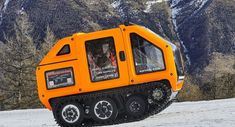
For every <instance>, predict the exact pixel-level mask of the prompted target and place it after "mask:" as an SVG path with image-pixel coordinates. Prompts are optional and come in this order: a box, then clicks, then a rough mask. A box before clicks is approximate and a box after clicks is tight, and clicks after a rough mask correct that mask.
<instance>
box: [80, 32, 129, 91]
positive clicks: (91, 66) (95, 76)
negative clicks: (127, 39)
mask: <svg viewBox="0 0 235 127" xmlns="http://www.w3.org/2000/svg"><path fill="white" fill-rule="evenodd" d="M80 42H83V43H84V45H83V46H84V48H83V49H84V50H83V51H82V52H83V53H82V54H85V57H82V56H81V58H83V59H82V60H83V61H84V63H86V64H80V65H79V66H82V67H81V69H82V73H83V74H82V75H83V76H84V77H87V78H83V81H82V85H83V90H85V91H87V92H89V91H96V90H102V89H109V88H115V87H121V86H126V85H128V83H129V82H128V81H129V74H128V72H127V71H126V70H127V69H128V68H127V62H126V58H125V51H124V44H123V38H122V34H121V30H120V29H118V28H116V29H110V30H104V31H98V32H93V33H88V34H85V35H83V36H82V38H81V40H80ZM80 53H81V52H80ZM85 75H87V76H85Z"/></svg>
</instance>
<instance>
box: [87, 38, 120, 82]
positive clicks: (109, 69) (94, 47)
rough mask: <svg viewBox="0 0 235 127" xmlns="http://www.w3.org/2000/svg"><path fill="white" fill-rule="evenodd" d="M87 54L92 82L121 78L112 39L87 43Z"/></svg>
mask: <svg viewBox="0 0 235 127" xmlns="http://www.w3.org/2000/svg"><path fill="white" fill-rule="evenodd" d="M86 54H87V61H88V64H89V65H88V66H89V71H90V78H91V81H92V82H97V81H103V80H110V79H116V78H118V77H119V72H118V65H117V56H116V51H115V46H114V39H113V38H112V37H107V38H101V39H96V40H90V41H86Z"/></svg>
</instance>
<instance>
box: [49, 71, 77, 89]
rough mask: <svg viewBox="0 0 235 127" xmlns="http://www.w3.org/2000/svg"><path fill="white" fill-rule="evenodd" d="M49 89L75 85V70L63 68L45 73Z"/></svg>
mask: <svg viewBox="0 0 235 127" xmlns="http://www.w3.org/2000/svg"><path fill="white" fill-rule="evenodd" d="M45 77H46V84H47V89H54V88H61V87H67V86H72V85H74V74H73V68H71V67H69V68H62V69H57V70H51V71H47V72H46V73H45Z"/></svg>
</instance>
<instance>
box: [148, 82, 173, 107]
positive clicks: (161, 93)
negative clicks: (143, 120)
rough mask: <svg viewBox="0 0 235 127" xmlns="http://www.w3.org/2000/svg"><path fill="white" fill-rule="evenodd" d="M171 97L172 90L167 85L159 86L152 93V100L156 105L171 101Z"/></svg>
mask: <svg viewBox="0 0 235 127" xmlns="http://www.w3.org/2000/svg"><path fill="white" fill-rule="evenodd" d="M170 95H171V89H169V87H167V85H165V84H161V85H158V86H157V87H156V88H155V89H154V90H153V91H152V99H153V100H154V102H155V103H156V104H162V103H165V102H167V101H168V100H169V97H170Z"/></svg>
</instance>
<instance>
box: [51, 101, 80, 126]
mask: <svg viewBox="0 0 235 127" xmlns="http://www.w3.org/2000/svg"><path fill="white" fill-rule="evenodd" d="M53 114H54V117H55V119H56V121H57V123H58V124H59V125H60V126H62V127H77V126H80V125H81V122H82V121H83V118H84V109H83V108H82V106H81V105H80V104H78V103H75V102H67V103H63V102H62V103H59V104H57V105H56V106H55V107H54V109H53Z"/></svg>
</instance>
